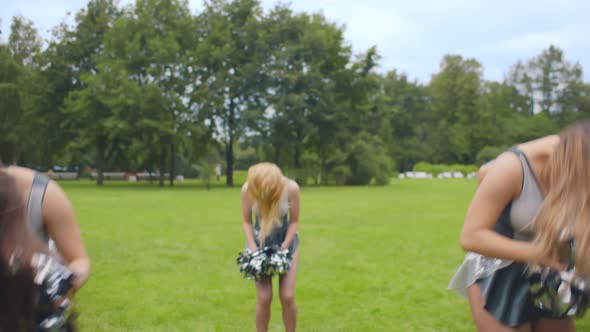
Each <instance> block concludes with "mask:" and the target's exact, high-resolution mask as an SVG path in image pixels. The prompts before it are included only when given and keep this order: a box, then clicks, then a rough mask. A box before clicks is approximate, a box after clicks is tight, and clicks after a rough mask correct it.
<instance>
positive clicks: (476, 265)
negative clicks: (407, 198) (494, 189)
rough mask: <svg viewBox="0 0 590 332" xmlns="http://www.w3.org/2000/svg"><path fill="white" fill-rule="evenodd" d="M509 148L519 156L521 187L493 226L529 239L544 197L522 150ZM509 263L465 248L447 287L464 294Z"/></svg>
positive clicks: (509, 234)
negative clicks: (473, 285)
mask: <svg viewBox="0 0 590 332" xmlns="http://www.w3.org/2000/svg"><path fill="white" fill-rule="evenodd" d="M509 151H511V152H513V153H515V154H516V155H517V156H518V157H519V159H520V163H521V165H522V189H521V193H520V195H519V196H518V197H516V198H515V199H514V200H512V202H510V203H509V204H508V206H506V208H505V209H504V211H503V212H502V214H501V215H500V217H499V218H498V221H497V223H496V225H495V227H494V230H495V231H496V232H498V233H500V234H502V235H504V236H506V237H510V238H513V239H516V240H522V241H531V240H532V238H533V236H534V233H533V231H534V230H533V223H534V220H535V217H536V215H537V212H538V211H539V208H540V207H541V204H542V203H543V199H544V197H543V193H542V191H541V189H540V187H539V183H538V182H537V178H536V176H535V173H534V172H533V170H532V169H531V166H530V164H529V161H528V159H527V157H526V156H525V155H524V153H522V152H521V151H520V150H518V149H516V148H512V149H510V150H509ZM510 264H512V261H509V260H505V259H499V258H493V257H485V256H482V255H480V254H476V253H473V252H468V253H467V254H466V255H465V258H464V260H463V264H461V266H460V267H459V269H458V270H457V272H456V273H455V275H454V276H453V278H452V279H451V282H450V283H449V286H448V288H449V289H452V290H454V291H456V292H457V293H459V294H460V295H462V296H464V297H466V296H467V292H466V291H467V288H468V287H469V286H471V285H472V284H473V283H474V282H476V281H477V280H478V279H481V278H485V277H487V276H489V275H491V274H492V273H494V272H496V271H498V270H500V269H503V268H505V267H507V266H509V265H510Z"/></svg>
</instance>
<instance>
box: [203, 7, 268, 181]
mask: <svg viewBox="0 0 590 332" xmlns="http://www.w3.org/2000/svg"><path fill="white" fill-rule="evenodd" d="M261 16H262V9H261V7H260V3H259V2H258V1H257V0H240V1H225V0H212V1H207V2H206V3H205V9H204V11H203V12H202V13H201V15H200V17H199V22H200V27H201V29H200V33H201V34H202V35H201V39H200V43H199V45H198V47H197V50H196V52H195V54H196V56H197V57H198V61H197V63H199V64H200V68H195V70H196V71H197V72H198V75H199V82H200V84H201V85H202V87H201V89H200V91H199V94H200V95H201V96H202V99H204V100H205V103H204V105H203V108H204V109H208V110H209V111H210V112H212V113H213V116H212V118H213V124H214V128H215V129H216V132H217V134H218V135H219V137H220V139H221V140H223V142H224V146H225V159H226V164H227V165H226V181H227V185H228V186H233V169H234V144H235V142H236V141H237V140H238V139H239V138H240V137H241V136H242V135H243V132H244V129H245V125H244V124H245V115H246V114H247V113H249V112H259V113H260V114H261V113H262V112H263V111H264V109H265V106H264V95H265V89H264V86H265V85H264V54H265V52H263V51H260V49H261V48H263V47H264V41H263V40H261V39H260V17H261Z"/></svg>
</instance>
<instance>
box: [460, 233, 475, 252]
mask: <svg viewBox="0 0 590 332" xmlns="http://www.w3.org/2000/svg"><path fill="white" fill-rule="evenodd" d="M474 243H475V241H474V239H473V236H472V234H470V233H469V232H465V231H462V232H461V235H460V236H459V245H460V246H461V248H463V250H465V251H473V248H474Z"/></svg>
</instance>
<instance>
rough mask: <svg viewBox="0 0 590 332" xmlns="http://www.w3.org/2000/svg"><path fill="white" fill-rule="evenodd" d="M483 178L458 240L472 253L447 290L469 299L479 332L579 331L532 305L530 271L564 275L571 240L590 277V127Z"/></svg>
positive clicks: (502, 162)
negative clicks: (558, 271)
mask: <svg viewBox="0 0 590 332" xmlns="http://www.w3.org/2000/svg"><path fill="white" fill-rule="evenodd" d="M484 174H485V176H483V175H484ZM480 177H481V183H480V185H479V187H478V189H477V191H476V193H475V196H474V197H473V200H472V201H471V204H470V206H469V209H468V211H467V215H466V217H465V223H464V225H463V230H462V232H461V238H460V242H461V246H462V247H463V248H464V249H465V250H467V251H469V253H468V254H467V255H466V256H465V260H464V262H463V264H462V265H461V267H460V268H459V270H458V271H457V273H456V274H455V276H454V277H453V279H452V280H451V283H450V285H449V288H451V289H454V290H456V291H458V292H459V293H460V294H461V295H464V296H466V297H467V298H468V299H469V303H470V306H471V313H472V315H473V319H474V321H475V325H476V326H477V329H478V330H479V331H574V330H575V326H574V322H573V320H571V319H559V320H557V319H549V318H546V317H543V315H542V313H541V312H540V311H538V310H537V309H536V308H535V307H534V306H533V304H532V302H531V300H530V298H529V295H528V294H529V282H528V281H527V279H526V276H525V269H526V267H527V265H528V264H533V265H541V266H548V267H551V268H554V269H564V268H565V264H568V263H572V262H568V261H564V259H563V257H561V256H560V255H559V251H560V249H562V248H561V246H560V245H557V244H559V243H563V242H564V240H565V239H567V238H572V239H574V241H575V243H576V247H575V248H576V249H575V251H574V253H573V254H574V258H575V257H578V258H581V259H574V260H573V261H574V262H575V265H576V270H577V271H578V272H579V273H580V274H582V275H584V276H590V262H589V261H588V260H587V257H589V256H590V204H588V202H589V200H590V122H583V123H578V124H575V125H573V126H571V127H568V128H566V129H565V130H564V131H563V132H561V133H560V135H559V136H557V135H553V136H547V137H543V138H540V139H538V140H534V141H531V142H528V143H524V144H521V145H518V146H517V147H515V148H512V149H510V150H509V151H508V152H506V153H503V154H502V155H500V156H499V157H498V158H497V159H496V160H495V161H494V162H493V164H492V165H491V166H489V167H486V168H485V169H484V170H483V172H482V174H480Z"/></svg>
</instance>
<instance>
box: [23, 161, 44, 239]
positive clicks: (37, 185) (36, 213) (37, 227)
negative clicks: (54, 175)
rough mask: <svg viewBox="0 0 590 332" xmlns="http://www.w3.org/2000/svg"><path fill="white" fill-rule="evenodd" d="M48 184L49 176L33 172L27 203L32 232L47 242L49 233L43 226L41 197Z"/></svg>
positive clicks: (28, 219) (42, 197)
mask: <svg viewBox="0 0 590 332" xmlns="http://www.w3.org/2000/svg"><path fill="white" fill-rule="evenodd" d="M48 184H49V178H48V177H47V176H45V175H43V174H41V173H39V172H35V176H34V177H33V184H32V185H31V192H30V193H29V201H28V203H27V221H28V224H29V227H30V228H31V230H32V231H33V233H35V234H37V236H39V238H40V239H42V240H43V241H44V242H49V234H48V233H47V230H46V229H45V227H44V226H43V199H44V198H45V191H46V190H47V185H48Z"/></svg>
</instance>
